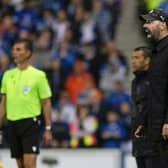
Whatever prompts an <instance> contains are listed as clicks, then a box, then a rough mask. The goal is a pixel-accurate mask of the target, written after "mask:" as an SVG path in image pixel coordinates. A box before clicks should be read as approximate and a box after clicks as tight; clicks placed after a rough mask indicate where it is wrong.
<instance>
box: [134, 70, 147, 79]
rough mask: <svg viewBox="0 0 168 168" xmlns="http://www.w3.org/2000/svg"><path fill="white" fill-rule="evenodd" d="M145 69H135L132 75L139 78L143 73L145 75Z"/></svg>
mask: <svg viewBox="0 0 168 168" xmlns="http://www.w3.org/2000/svg"><path fill="white" fill-rule="evenodd" d="M147 72H148V71H147V70H146V71H145V70H144V71H135V72H134V75H135V76H136V77H138V78H140V77H144V76H145V75H147Z"/></svg>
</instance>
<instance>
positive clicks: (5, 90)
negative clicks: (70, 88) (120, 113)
mask: <svg viewBox="0 0 168 168" xmlns="http://www.w3.org/2000/svg"><path fill="white" fill-rule="evenodd" d="M1 93H2V94H5V95H6V114H7V115H6V116H7V119H8V120H10V121H16V120H21V119H25V118H31V117H34V116H38V115H40V113H41V108H42V106H41V99H46V98H49V97H51V90H50V87H49V84H48V81H47V79H46V76H45V73H44V72H42V71H40V70H38V69H36V68H34V67H32V66H29V67H28V68H27V69H25V70H20V69H18V68H14V69H12V70H8V71H6V72H5V74H4V76H3V79H2V86H1Z"/></svg>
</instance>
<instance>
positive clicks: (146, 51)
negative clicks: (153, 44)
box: [133, 46, 152, 58]
mask: <svg viewBox="0 0 168 168" xmlns="http://www.w3.org/2000/svg"><path fill="white" fill-rule="evenodd" d="M133 51H143V53H144V57H145V58H147V57H149V58H151V57H152V50H151V48H149V47H146V46H140V47H136V48H135V49H134V50H133Z"/></svg>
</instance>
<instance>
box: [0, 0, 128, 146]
mask: <svg viewBox="0 0 168 168" xmlns="http://www.w3.org/2000/svg"><path fill="white" fill-rule="evenodd" d="M122 9H123V1H122V0H38V1H34V0H24V1H22V2H19V1H16V0H13V1H10V0H1V1H0V82H1V79H2V76H3V73H4V72H5V71H6V70H7V69H10V68H12V67H14V66H15V65H14V64H13V63H12V59H11V46H12V44H13V42H14V41H15V40H16V39H18V38H28V39H31V40H32V41H33V44H34V54H33V57H32V60H31V61H32V64H33V65H34V66H35V67H36V68H39V69H41V70H43V71H45V72H46V74H47V77H48V80H49V83H50V86H51V89H52V93H53V96H52V106H53V110H52V131H53V142H52V144H51V146H50V147H57V148H78V147H80V148H82V147H103V148H120V147H121V146H122V144H124V143H125V144H126V143H127V142H129V141H130V129H131V126H130V124H131V119H130V104H131V98H130V95H129V94H128V93H127V91H126V89H125V87H124V83H125V82H126V81H127V75H128V71H129V69H128V63H127V59H126V56H125V55H124V54H123V53H122V52H121V51H120V50H119V48H118V46H117V44H116V36H117V26H118V23H119V21H120V18H121V17H122ZM5 129H6V127H5V125H4V134H5V133H6V131H5ZM42 131H43V130H42ZM4 137H5V138H4V143H3V146H2V147H7V143H6V141H7V136H4ZM41 146H42V147H44V145H43V142H41Z"/></svg>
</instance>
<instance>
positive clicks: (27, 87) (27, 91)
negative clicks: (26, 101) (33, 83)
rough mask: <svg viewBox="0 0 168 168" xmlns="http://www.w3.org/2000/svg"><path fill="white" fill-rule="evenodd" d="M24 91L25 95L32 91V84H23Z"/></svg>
mask: <svg viewBox="0 0 168 168" xmlns="http://www.w3.org/2000/svg"><path fill="white" fill-rule="evenodd" d="M23 93H24V94H25V95H27V94H29V93H30V86H28V85H24V86H23Z"/></svg>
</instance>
